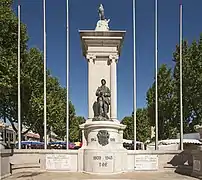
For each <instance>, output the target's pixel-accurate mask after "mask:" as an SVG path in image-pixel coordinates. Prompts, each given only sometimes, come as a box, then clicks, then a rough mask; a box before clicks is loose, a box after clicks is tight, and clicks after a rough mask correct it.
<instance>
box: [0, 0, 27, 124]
mask: <svg viewBox="0 0 202 180" xmlns="http://www.w3.org/2000/svg"><path fill="white" fill-rule="evenodd" d="M12 2H13V1H11V0H1V2H0V89H1V91H0V117H1V118H3V119H4V121H6V120H9V121H10V122H12V125H13V123H14V122H16V119H17V52H18V51H17V47H18V45H17V42H18V41H17V40H18V35H17V29H18V20H17V17H16V15H15V14H14V12H13V11H12V9H11V5H12ZM27 41H28V36H27V33H26V26H25V25H24V24H22V23H21V46H20V50H21V64H23V63H25V62H26V57H27V53H26V51H27ZM21 80H22V82H23V81H24V78H23V77H22V79H21ZM23 85H24V84H23V83H22V89H26V88H25V87H24V88H23ZM22 117H23V116H22Z"/></svg>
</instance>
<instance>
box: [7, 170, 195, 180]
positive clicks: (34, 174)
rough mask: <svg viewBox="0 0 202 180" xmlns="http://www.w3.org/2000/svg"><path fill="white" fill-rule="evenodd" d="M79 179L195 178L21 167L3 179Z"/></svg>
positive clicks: (155, 173)
mask: <svg viewBox="0 0 202 180" xmlns="http://www.w3.org/2000/svg"><path fill="white" fill-rule="evenodd" d="M43 179H44V180H67V179H68V180H81V179H86V180H87V179H91V180H93V179H96V180H101V179H107V180H115V179H120V180H170V179H175V180H191V179H195V178H192V177H188V176H182V175H179V174H176V173H173V172H131V173H123V174H119V175H109V176H103V175H92V174H91V175H90V174H85V173H65V172H63V173H62V172H60V173H56V172H43V171H40V170H39V169H23V170H22V169H21V170H18V171H15V172H14V174H13V175H12V176H10V177H8V178H6V179H5V180H43Z"/></svg>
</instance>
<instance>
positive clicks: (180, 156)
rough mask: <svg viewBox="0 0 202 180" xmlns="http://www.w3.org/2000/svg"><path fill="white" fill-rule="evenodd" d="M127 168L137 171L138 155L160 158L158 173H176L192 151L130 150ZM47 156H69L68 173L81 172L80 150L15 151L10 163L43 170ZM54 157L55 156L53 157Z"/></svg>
mask: <svg viewBox="0 0 202 180" xmlns="http://www.w3.org/2000/svg"><path fill="white" fill-rule="evenodd" d="M127 152H128V154H127V168H126V169H128V171H135V158H137V156H138V155H145V156H151V155H157V156H158V158H157V159H158V167H157V170H158V171H170V170H172V171H174V170H175V168H176V167H177V166H179V165H180V164H184V163H185V161H188V158H187V157H188V156H187V154H191V153H190V151H186V153H185V151H165V150H163V151H162V150H158V151H148V150H136V151H134V150H128V151H127ZM47 155H55V157H56V158H57V157H59V156H58V155H61V157H62V156H65V155H68V156H69V157H70V159H69V161H70V162H69V164H71V166H69V168H67V167H66V168H67V169H68V171H71V172H76V171H79V170H80V169H79V164H80V163H81V161H82V160H81V158H82V157H81V158H78V157H80V156H79V150H60V149H58V150H56V149H50V150H49V149H48V150H44V149H21V150H18V149H15V150H14V155H13V156H12V157H11V159H10V163H12V164H14V166H15V165H18V167H19V165H21V166H22V168H23V166H26V165H28V164H30V165H38V166H40V167H41V169H44V170H47V169H46V165H47V164H46V157H47ZM53 157H54V156H53Z"/></svg>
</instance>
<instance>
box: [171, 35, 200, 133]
mask: <svg viewBox="0 0 202 180" xmlns="http://www.w3.org/2000/svg"><path fill="white" fill-rule="evenodd" d="M179 51H180V48H179V46H178V45H177V46H176V51H175V52H174V54H173V57H174V62H175V68H174V84H175V92H176V102H175V106H176V107H175V108H176V109H177V110H178V111H177V112H178V113H177V114H176V117H177V118H178V122H180V104H179V102H180V99H179V98H180V84H179V83H180V79H179V78H180V74H179V73H180V71H179V70H180V54H179ZM182 52H183V56H182V57H183V58H182V62H183V63H182V64H183V66H182V67H183V69H182V72H183V122H184V132H185V133H188V132H195V129H194V126H195V125H196V124H201V123H202V121H201V118H202V102H201V97H202V87H201V84H202V35H201V36H200V39H199V40H198V41H193V42H192V44H191V45H188V42H187V41H184V42H183V50H182ZM178 128H179V123H178Z"/></svg>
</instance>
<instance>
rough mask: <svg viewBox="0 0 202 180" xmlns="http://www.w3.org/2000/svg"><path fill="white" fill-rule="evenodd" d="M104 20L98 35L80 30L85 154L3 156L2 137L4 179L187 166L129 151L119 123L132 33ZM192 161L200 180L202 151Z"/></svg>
mask: <svg viewBox="0 0 202 180" xmlns="http://www.w3.org/2000/svg"><path fill="white" fill-rule="evenodd" d="M98 14H99V20H98V22H97V24H96V28H95V30H79V34H80V39H81V47H82V52H83V56H84V57H85V59H86V60H87V63H88V119H87V120H86V122H85V123H84V124H82V125H80V129H81V131H82V143H83V145H82V147H81V148H80V149H79V150H61V149H60V150H57V149H15V150H14V154H13V152H11V151H7V150H2V149H3V148H2V147H3V144H2V138H1V136H0V149H1V151H0V152H1V153H0V155H1V168H0V170H1V171H0V175H1V177H2V176H4V177H5V176H7V175H10V174H11V173H12V172H10V171H11V169H12V167H13V166H15V165H17V166H22V167H26V166H28V164H35V165H38V166H39V169H40V171H49V172H50V171H57V172H58V171H59V172H60V171H63V172H64V171H65V172H86V173H90V174H103V175H106V174H117V173H122V172H133V171H160V172H164V171H170V170H171V171H173V169H176V168H178V167H180V166H183V165H184V164H183V163H184V159H183V158H184V157H187V154H186V153H187V152H183V151H180V150H175V151H166V150H155V151H149V150H126V149H125V148H124V147H123V131H124V129H125V128H126V126H125V125H123V124H121V123H120V121H119V120H118V119H117V63H118V59H119V57H120V55H121V48H122V46H123V42H124V36H125V33H126V31H114V30H110V28H109V22H110V20H109V19H106V17H105V14H104V8H103V5H102V4H101V5H100V6H99V9H98ZM201 129H202V128H201ZM183 153H184V154H185V155H183ZM188 153H189V155H190V154H191V152H188ZM181 155H182V156H181ZM192 155H193V158H192V157H191V158H192V160H193V162H192V165H190V167H189V170H190V171H191V172H193V174H194V176H198V175H201V174H202V173H201V172H202V163H201V162H202V158H201V157H202V156H201V150H195V151H194V152H192ZM176 157H177V158H176ZM179 157H180V158H179ZM181 157H182V158H181ZM173 160H174V161H175V164H172V161H173ZM11 165H12V166H11ZM185 171H188V170H187V169H185Z"/></svg>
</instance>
